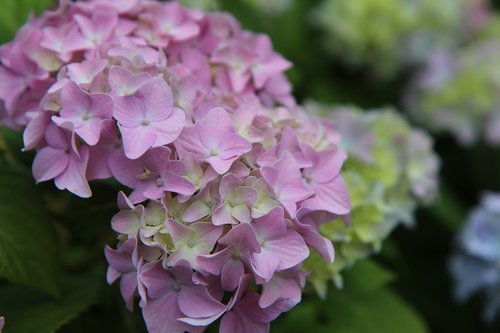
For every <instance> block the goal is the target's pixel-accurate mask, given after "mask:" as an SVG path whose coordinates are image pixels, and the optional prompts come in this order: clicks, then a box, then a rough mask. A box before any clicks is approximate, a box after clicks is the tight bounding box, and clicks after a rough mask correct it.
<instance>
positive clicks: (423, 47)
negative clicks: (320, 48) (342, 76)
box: [314, 0, 484, 78]
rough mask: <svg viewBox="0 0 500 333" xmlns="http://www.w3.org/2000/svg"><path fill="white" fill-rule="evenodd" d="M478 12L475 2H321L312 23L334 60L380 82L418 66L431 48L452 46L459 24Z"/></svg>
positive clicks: (459, 33) (329, 0)
mask: <svg viewBox="0 0 500 333" xmlns="http://www.w3.org/2000/svg"><path fill="white" fill-rule="evenodd" d="M480 1H481V2H484V1H482V0H480ZM477 8H480V4H479V3H478V1H477V0H442V1H434V0H418V1H414V0H403V1H401V0H379V1H373V0H358V1H338V0H324V1H323V2H322V3H321V4H320V6H319V8H318V9H317V11H316V13H315V20H314V21H315V23H316V24H318V26H319V28H321V30H322V32H323V35H324V40H325V46H326V47H327V48H328V49H329V50H331V51H332V53H333V54H335V56H337V57H338V58H339V59H341V60H343V61H344V62H345V63H346V64H348V65H352V66H355V67H360V66H362V67H366V68H369V69H372V70H373V72H374V73H375V74H376V75H377V76H379V77H382V78H385V77H391V76H393V75H394V74H397V73H398V72H399V71H400V70H401V69H402V68H403V67H404V66H408V65H414V64H418V63H420V62H421V61H422V60H424V59H425V56H426V55H427V54H428V53H429V51H430V50H432V49H434V48H435V47H436V46H441V45H447V44H450V43H451V44H455V43H454V42H455V41H456V40H458V36H460V35H461V34H462V32H463V31H462V30H464V29H466V28H465V27H464V24H463V22H464V19H465V20H466V21H467V22H468V23H467V24H469V21H470V24H474V23H475V22H476V21H477V20H478V19H479V18H478V17H477V16H479V14H480V11H479V10H477ZM478 13H479V14H478ZM374 22H376V23H375V24H374Z"/></svg>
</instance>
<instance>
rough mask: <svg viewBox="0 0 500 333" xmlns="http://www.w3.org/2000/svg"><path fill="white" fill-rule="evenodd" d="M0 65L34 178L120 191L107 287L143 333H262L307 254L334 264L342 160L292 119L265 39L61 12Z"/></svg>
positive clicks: (234, 31) (91, 11) (89, 7)
mask: <svg viewBox="0 0 500 333" xmlns="http://www.w3.org/2000/svg"><path fill="white" fill-rule="evenodd" d="M28 50H30V51H32V50H35V51H37V52H28ZM48 57H49V58H50V59H51V60H52V61H51V62H50V64H51V65H52V66H46V62H45V60H47V59H46V58H48ZM15 58H17V60H16V61H17V62H19V61H20V62H21V63H23V62H24V64H22V66H21V67H19V65H16V64H15V62H14V61H13V59H15ZM0 60H2V65H1V66H0V91H1V92H0V99H1V100H2V102H3V105H4V106H5V110H4V117H5V118H4V122H5V123H8V124H10V125H12V126H17V127H24V126H26V128H25V131H24V141H25V146H26V147H25V148H26V149H34V150H36V152H37V154H36V157H35V161H34V163H33V174H34V176H35V178H36V180H37V181H39V182H41V181H47V180H50V179H54V180H55V183H56V185H57V187H59V188H60V189H68V190H69V191H71V192H73V193H74V194H76V195H79V196H81V197H88V196H90V195H91V190H90V186H89V183H88V182H89V181H90V180H93V179H106V178H114V179H116V180H117V181H118V182H119V183H121V184H122V185H123V186H124V187H126V188H128V189H129V190H130V192H129V194H128V195H125V194H124V193H120V194H119V196H118V206H119V207H120V212H119V213H117V214H116V215H115V216H114V217H113V219H112V222H111V224H112V227H113V229H114V231H116V233H117V234H118V245H117V247H116V249H113V248H111V247H107V248H106V249H105V256H106V259H107V260H108V262H109V269H108V275H107V279H108V282H109V283H113V282H114V281H118V280H119V281H120V290H121V292H122V296H123V298H124V300H125V302H126V304H127V307H128V308H129V309H132V308H133V305H134V300H135V299H136V298H139V299H140V301H139V305H140V307H141V309H142V313H143V316H144V319H145V321H146V325H147V327H148V329H149V331H150V332H152V333H160V332H163V333H165V332H172V333H173V332H184V331H189V332H202V331H203V330H204V329H205V328H206V327H207V326H208V325H210V324H211V323H213V322H214V321H216V320H218V319H220V331H221V332H224V333H229V332H235V331H236V332H243V333H244V332H267V331H268V330H269V325H270V321H271V320H273V319H275V318H276V317H277V316H278V315H279V314H280V313H282V312H284V311H288V310H289V309H291V308H292V307H293V306H294V305H295V304H297V303H298V302H299V301H300V298H301V288H302V287H303V286H304V283H305V273H304V272H302V270H301V267H302V264H303V262H304V261H305V260H306V259H307V258H308V257H309V255H310V248H311V249H315V250H317V251H318V252H319V253H321V254H322V255H323V256H325V258H326V259H327V260H328V261H333V258H334V252H333V246H332V243H331V241H330V240H328V239H326V238H325V237H323V236H322V235H321V234H320V233H319V230H318V228H319V226H320V225H322V224H324V223H327V222H330V221H332V220H333V219H334V218H335V217H338V216H346V215H348V214H349V213H350V210H351V204H350V199H349V196H348V193H347V187H346V184H345V182H344V180H343V177H342V175H341V169H342V164H343V162H344V160H345V158H346V153H345V152H344V150H343V149H342V148H341V147H340V146H339V140H340V136H339V133H338V132H337V131H336V130H335V128H334V126H333V125H332V123H331V122H329V121H326V120H322V119H320V118H315V117H310V116H308V115H307V114H306V113H305V112H304V111H303V110H302V109H301V108H299V107H297V106H296V105H295V102H294V99H293V97H292V96H291V94H290V84H289V82H288V81H287V80H286V78H285V76H284V75H283V71H284V70H286V69H287V68H288V67H289V66H290V63H289V62H288V61H286V60H285V59H284V58H283V57H281V56H280V55H279V54H277V53H276V52H274V51H273V49H272V45H271V42H270V40H269V38H268V37H267V36H263V35H255V34H252V33H250V32H247V31H243V30H242V29H241V28H240V26H239V25H238V23H237V22H236V21H235V19H234V18H232V17H231V16H229V15H227V14H223V13H203V12H201V11H199V10H196V9H186V8H184V7H182V6H180V5H179V4H178V3H177V2H168V3H160V2H154V1H147V0H131V1H112V0H89V1H77V2H69V1H62V2H61V3H60V7H59V8H58V9H57V10H56V11H54V12H46V13H45V14H44V15H42V16H41V17H39V18H33V19H32V20H31V21H30V22H28V24H27V25H25V26H24V27H23V28H22V29H21V30H20V32H19V33H18V35H17V36H16V39H15V40H14V41H13V42H11V43H9V44H6V45H4V46H2V48H1V49H0ZM17 62H16V63H17Z"/></svg>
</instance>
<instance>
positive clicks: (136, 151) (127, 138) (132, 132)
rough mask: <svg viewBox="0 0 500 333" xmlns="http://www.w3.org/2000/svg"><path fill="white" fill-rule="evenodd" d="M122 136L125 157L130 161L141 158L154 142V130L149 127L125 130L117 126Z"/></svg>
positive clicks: (125, 128)
mask: <svg viewBox="0 0 500 333" xmlns="http://www.w3.org/2000/svg"><path fill="white" fill-rule="evenodd" d="M118 127H119V128H120V132H121V134H122V140H123V148H124V150H125V155H126V156H127V157H128V158H130V159H133V160H134V159H137V158H139V157H141V156H142V155H143V154H144V153H145V152H146V151H147V150H148V149H149V148H150V147H151V146H152V145H153V144H154V143H155V141H156V133H155V130H154V129H153V128H152V127H150V126H139V127H136V128H127V127H123V126H121V125H118Z"/></svg>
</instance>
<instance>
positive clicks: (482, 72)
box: [406, 16, 500, 146]
mask: <svg viewBox="0 0 500 333" xmlns="http://www.w3.org/2000/svg"><path fill="white" fill-rule="evenodd" d="M499 22H500V21H499V20H498V17H495V16H493V17H490V18H489V19H488V20H487V21H486V23H484V24H483V25H482V28H481V29H479V30H478V31H477V32H476V34H475V35H472V36H471V38H470V39H469V40H468V43H465V45H464V46H462V47H460V48H440V49H437V50H435V51H434V52H432V53H430V55H429V56H428V58H427V61H426V65H425V67H424V69H423V70H422V72H421V73H420V74H419V76H418V77H417V79H416V80H415V81H414V82H413V84H412V86H411V88H410V90H409V91H408V93H407V101H406V103H407V105H408V109H409V110H410V112H411V115H412V116H413V117H414V119H416V120H417V121H418V122H419V123H420V124H422V126H425V127H426V128H428V129H429V130H431V131H433V132H436V133H450V134H451V135H453V136H454V137H455V138H456V139H457V141H458V142H459V143H461V144H463V145H471V144H474V143H475V142H477V141H479V140H483V141H485V142H486V143H488V144H490V145H494V146H498V145H499V144H500V134H499V133H500V131H499V129H500V112H499V111H498V102H497V98H496V91H497V90H498V89H499V87H498V79H497V76H498V74H497V72H496V71H494V70H491V69H492V68H496V67H497V66H498V57H497V54H498V50H499V49H500V42H499V36H500V35H499V32H500V29H499V27H500V26H499Z"/></svg>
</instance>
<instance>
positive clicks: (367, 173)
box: [305, 102, 439, 296]
mask: <svg viewBox="0 0 500 333" xmlns="http://www.w3.org/2000/svg"><path fill="white" fill-rule="evenodd" d="M306 108H307V109H308V110H309V111H311V112H314V113H319V114H322V115H329V117H330V118H331V119H333V120H334V121H335V123H336V125H337V126H338V129H339V131H340V132H341V134H342V140H341V143H340V145H341V146H342V147H343V148H344V149H345V150H346V151H347V152H348V155H349V158H348V159H347V161H346V163H345V164H344V166H343V171H342V174H343V176H344V179H345V181H346V183H347V187H348V189H349V193H350V197H351V201H352V219H351V220H350V221H349V223H347V224H346V223H344V222H343V221H341V220H336V221H333V222H332V223H329V224H325V225H323V226H321V228H320V231H321V233H322V234H323V235H324V236H326V237H327V238H329V239H330V240H332V241H333V243H334V247H335V253H336V258H335V262H334V263H332V264H328V263H327V262H325V260H324V259H323V258H321V257H319V256H316V255H314V254H313V255H312V256H311V257H310V258H309V259H308V260H307V261H306V265H305V267H306V270H308V271H311V274H310V275H309V276H308V281H310V282H311V284H312V286H313V287H314V288H315V289H316V291H317V292H318V293H319V295H320V296H325V295H326V292H327V286H328V285H327V282H328V281H330V280H333V281H334V282H335V284H336V285H337V287H342V271H343V270H345V269H347V268H349V267H351V266H352V265H353V264H354V263H356V262H357V261H358V260H360V259H362V258H366V257H367V256H369V255H371V254H374V253H376V252H377V251H379V250H380V248H381V246H382V243H383V241H384V240H385V239H386V238H387V237H388V235H389V234H390V233H391V232H392V231H393V230H394V229H395V228H396V227H397V226H398V225H400V224H405V225H407V226H412V225H413V224H414V221H413V215H414V210H415V209H416V207H417V206H419V205H424V204H428V203H431V202H432V200H433V199H434V197H435V196H436V193H437V188H438V171H439V159H438V157H437V156H436V154H435V153H434V152H433V149H432V146H433V142H432V139H431V137H430V136H429V135H427V134H426V133H425V132H423V131H421V130H418V129H414V128H412V127H411V126H410V125H409V124H408V122H407V121H406V120H405V119H404V118H403V117H402V116H401V115H400V114H398V113H397V112H396V111H394V110H392V109H375V110H369V111H364V110H361V109H358V108H356V107H353V106H338V107H328V106H324V105H320V104H317V103H312V102H311V103H309V104H308V105H307V106H306Z"/></svg>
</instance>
